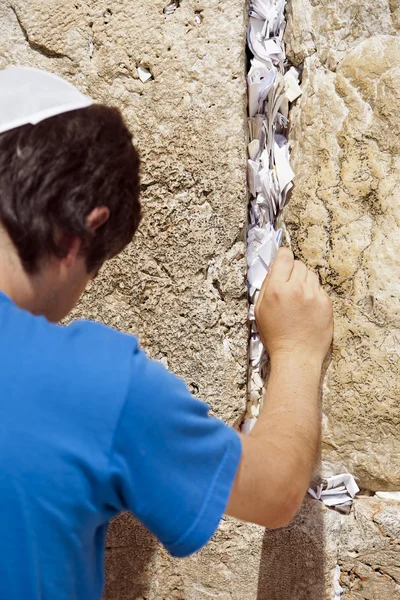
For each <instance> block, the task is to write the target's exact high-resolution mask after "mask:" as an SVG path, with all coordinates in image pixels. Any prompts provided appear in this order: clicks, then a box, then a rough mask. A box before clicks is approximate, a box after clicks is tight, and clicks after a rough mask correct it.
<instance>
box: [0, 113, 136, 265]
mask: <svg viewBox="0 0 400 600" xmlns="http://www.w3.org/2000/svg"><path fill="white" fill-rule="evenodd" d="M139 168H140V159H139V155H138V153H137V151H136V150H135V148H134V146H133V144H132V136H131V134H130V132H129V130H128V129H127V127H126V125H125V123H124V121H123V119H122V116H121V114H120V112H119V111H118V110H117V109H115V108H108V107H106V106H102V105H96V104H95V105H92V106H89V107H88V108H83V109H80V110H75V111H71V112H67V113H64V114H61V115H57V116H55V117H52V118H50V119H46V120H45V121H42V122H41V123H38V124H37V125H35V126H33V125H24V126H22V127H19V128H18V129H14V130H12V131H9V132H5V133H3V134H1V135H0V220H1V222H2V224H3V226H4V227H5V229H6V230H7V232H8V234H9V236H10V238H11V240H12V241H13V243H14V245H15V247H16V248H17V250H18V253H19V256H20V258H21V261H22V263H23V265H24V268H25V269H26V271H28V272H30V273H33V272H35V271H36V270H37V269H38V268H39V266H40V263H41V261H42V259H43V258H45V257H46V256H49V255H51V254H53V255H56V256H58V257H63V256H65V255H66V254H67V249H66V248H65V247H62V246H61V245H60V243H57V236H56V233H57V231H62V232H63V233H64V234H67V235H70V234H71V235H77V236H79V238H80V239H81V240H82V251H83V253H84V255H85V257H86V263H87V269H88V272H92V271H94V270H96V269H98V268H99V267H100V266H101V265H102V264H103V262H104V261H105V260H106V259H108V258H111V257H112V256H115V255H116V254H118V253H119V252H121V250H122V249H123V248H124V247H125V246H126V245H127V244H129V242H130V241H131V240H132V237H133V235H134V233H135V231H136V229H137V228H138V225H139V222H140V219H141V208H140V202H139V191H140V174H139ZM97 206H107V207H108V208H109V210H110V218H109V220H108V221H107V222H106V223H105V224H104V225H102V226H101V227H100V228H99V229H98V230H96V231H93V230H91V229H90V228H88V226H87V223H86V219H87V216H88V215H89V213H90V212H91V211H92V210H93V209H94V208H95V207H97Z"/></svg>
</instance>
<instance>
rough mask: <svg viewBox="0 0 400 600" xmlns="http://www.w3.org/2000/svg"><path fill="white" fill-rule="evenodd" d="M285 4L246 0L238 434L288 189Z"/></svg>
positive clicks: (251, 414)
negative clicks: (243, 320)
mask: <svg viewBox="0 0 400 600" xmlns="http://www.w3.org/2000/svg"><path fill="white" fill-rule="evenodd" d="M284 9H285V0H250V10H249V15H250V21H249V28H248V32H247V43H248V46H249V49H250V51H251V52H252V54H253V58H252V60H251V66H250V70H249V73H248V76H247V87H248V100H249V138H250V139H249V144H248V154H249V159H248V164H247V181H248V188H249V192H250V195H251V198H250V202H249V221H248V229H247V283H248V291H249V302H250V307H249V320H250V324H251V339H250V350H249V373H248V398H249V402H248V406H247V412H246V418H245V421H244V423H243V426H242V432H244V433H249V432H250V431H251V429H252V427H253V426H254V424H255V422H256V418H257V417H258V414H259V410H260V402H261V397H262V387H263V374H264V370H265V366H266V362H267V356H266V354H265V351H264V348H263V346H262V343H261V340H260V337H259V335H258V331H257V325H256V322H255V317H254V306H255V303H256V301H257V295H258V292H259V290H260V288H261V286H262V283H263V281H264V279H265V277H266V275H267V273H268V269H269V268H270V265H271V263H272V261H273V260H274V258H275V256H276V253H277V251H278V248H279V246H280V244H281V242H282V236H283V232H282V229H281V228H279V226H278V225H277V223H278V220H279V216H280V212H281V211H282V209H283V208H284V206H285V204H286V202H287V199H288V194H289V192H290V190H291V188H292V186H293V183H292V182H293V178H294V173H293V170H292V169H291V167H290V160H289V159H290V152H289V143H288V140H287V126H288V113H289V103H290V102H293V101H295V100H296V99H297V98H298V97H299V96H300V95H301V88H300V84H299V74H298V71H297V70H296V69H295V68H294V67H290V68H289V66H288V65H287V63H286V57H285V47H284V43H283V32H284V29H285V25H286V23H285V16H284Z"/></svg>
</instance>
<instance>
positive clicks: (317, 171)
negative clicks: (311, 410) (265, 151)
mask: <svg viewBox="0 0 400 600" xmlns="http://www.w3.org/2000/svg"><path fill="white" fill-rule="evenodd" d="M399 67H400V39H399V38H398V37H392V36H375V37H373V38H371V39H369V40H365V41H363V42H361V43H359V44H358V45H357V46H355V47H354V48H353V50H351V51H350V52H349V53H348V54H347V56H346V58H344V59H343V60H342V61H341V62H339V64H338V66H337V70H336V73H333V72H331V71H329V70H327V69H326V68H325V67H324V66H323V65H321V62H320V60H319V58H318V57H317V56H316V55H314V56H312V57H310V58H307V59H306V61H305V68H304V73H303V96H302V97H301V100H300V102H299V103H298V105H297V107H296V108H294V109H293V110H292V115H291V134H290V138H291V143H292V148H293V151H292V159H293V167H294V170H295V172H296V186H295V189H294V192H293V195H292V198H291V201H290V203H289V207H288V210H287V213H286V221H287V224H288V229H289V231H290V232H291V235H292V240H293V245H294V248H295V250H296V253H297V255H298V256H299V257H301V258H303V259H304V260H305V261H306V262H307V263H308V265H309V266H311V267H313V268H315V269H317V270H318V271H319V273H320V275H321V278H322V280H323V283H324V284H325V285H326V286H327V289H328V291H329V292H330V293H331V296H332V299H333V303H334V309H335V340H334V349H333V361H332V364H331V366H330V369H329V371H328V376H327V379H326V382H325V393H324V404H323V411H324V421H323V424H324V438H323V452H324V458H325V459H327V460H328V461H332V462H334V463H336V465H338V466H339V468H340V467H342V468H347V469H349V470H350V472H352V473H354V474H355V475H356V477H357V479H358V482H359V485H360V486H361V487H364V488H367V489H371V490H377V489H381V488H382V489H400V469H399V464H400V418H399V405H398V402H399V397H400V396H399V365H400V361H399V351H400V310H399V296H400V256H399V248H400V229H399V226H400V203H399V192H398V189H399V183H400V143H399V139H400V137H399V130H400V120H399V117H398V105H399V91H398V90H399V89H400V68H399Z"/></svg>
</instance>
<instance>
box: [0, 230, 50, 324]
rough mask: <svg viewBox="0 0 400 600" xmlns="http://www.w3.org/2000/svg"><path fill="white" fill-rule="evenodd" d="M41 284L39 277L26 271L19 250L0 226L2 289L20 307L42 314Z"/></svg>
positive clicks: (0, 285)
mask: <svg viewBox="0 0 400 600" xmlns="http://www.w3.org/2000/svg"><path fill="white" fill-rule="evenodd" d="M39 284H40V282H39V281H38V278H37V277H35V276H34V275H30V274H29V273H27V272H26V271H25V269H24V267H23V266H22V263H21V260H20V258H19V256H18V253H17V250H16V249H15V247H14V245H13V243H12V242H11V240H10V238H9V236H8V234H7V233H6V231H5V230H4V229H3V228H2V227H1V226H0V290H1V291H2V292H3V293H4V294H6V295H7V296H8V297H9V298H10V299H11V300H12V301H13V302H15V304H16V305H17V306H19V307H20V308H24V309H25V310H28V311H29V312H32V313H34V314H40V312H41V311H40V304H41V302H40V294H38V286H39Z"/></svg>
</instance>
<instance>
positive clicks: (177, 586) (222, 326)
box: [0, 0, 400, 600]
mask: <svg viewBox="0 0 400 600" xmlns="http://www.w3.org/2000/svg"><path fill="white" fill-rule="evenodd" d="M168 3H169V2H168V0H162V1H160V0H142V1H136V2H135V1H130V0H112V1H110V2H105V1H104V0H74V1H73V0H66V1H61V0H47V1H46V2H41V1H40V0H4V1H3V2H1V3H0V67H4V66H6V65H7V64H12V63H13V64H26V65H31V66H38V67H42V68H45V69H49V70H51V71H54V72H56V73H59V74H60V75H62V76H64V77H66V78H67V79H69V80H70V81H72V82H74V83H75V84H76V85H78V87H79V88H80V89H81V90H82V91H83V92H85V93H88V94H89V95H91V96H92V97H93V98H94V99H95V100H97V101H99V102H104V103H107V104H113V105H117V106H119V107H120V108H121V109H122V111H123V113H124V116H125V118H126V120H127V122H128V124H129V126H130V127H131V129H132V131H133V133H134V136H135V140H136V142H137V145H138V147H139V149H140V151H141V155H142V158H143V181H144V192H143V203H144V209H145V218H144V221H143V224H142V225H141V228H140V231H139V233H138V235H137V238H136V239H135V241H134V243H133V244H132V245H131V246H130V247H129V248H128V249H127V250H126V251H125V252H124V253H123V255H122V256H120V257H119V258H117V259H115V260H113V261H111V262H110V263H109V264H108V265H106V267H105V268H104V270H103V271H102V273H101V274H100V276H99V278H98V279H97V280H96V281H95V282H94V283H93V284H91V286H90V287H89V289H88V291H87V293H86V294H85V295H84V297H83V299H82V301H81V303H80V305H79V306H78V307H77V309H76V311H75V313H74V315H73V316H74V317H89V318H94V319H98V320H101V321H103V322H105V323H108V324H110V325H112V326H115V327H117V328H120V329H122V330H124V331H129V332H132V333H135V334H137V335H139V337H140V339H141V342H142V345H143V346H144V347H145V348H146V349H147V350H148V351H149V353H150V354H151V356H152V357H154V358H157V359H159V360H162V361H163V362H164V363H165V364H167V365H168V366H169V367H170V368H171V369H172V370H173V371H175V372H176V373H178V374H179V375H181V376H182V377H183V378H184V379H185V380H186V382H187V383H188V385H189V386H190V387H191V389H192V390H193V391H194V392H195V393H196V394H197V395H198V396H199V397H201V398H202V399H204V400H206V401H207V402H209V403H210V404H211V406H212V410H213V411H214V413H215V414H217V415H219V416H220V417H222V418H224V419H225V420H226V421H228V422H231V423H232V422H234V421H235V419H236V418H237V417H238V416H240V415H241V414H242V412H243V409H244V406H245V393H246V392H245V390H246V385H245V384H246V381H245V378H246V362H247V357H246V355H247V350H246V344H247V324H246V312H247V300H246V290H245V260H244V227H245V219H246V201H247V200H246V189H245V164H246V148H245V143H246V89H245V79H244V75H245V64H244V61H245V55H244V47H245V29H246V17H245V11H246V8H247V2H245V0H225V1H224V2H221V1H219V0H207V2H201V1H200V0H182V1H181V3H180V7H179V8H178V9H177V10H176V11H175V12H174V13H173V14H170V15H165V14H164V13H163V8H164V7H165V5H166V4H168ZM399 14H400V10H399V7H398V6H396V5H395V1H393V2H389V3H387V2H386V0H378V2H374V3H372V2H369V0H367V3H364V4H363V5H362V6H361V5H358V4H354V3H352V2H350V1H349V0H335V2H328V1H326V0H324V1H321V2H318V1H313V2H311V3H310V2H307V1H306V0H293V2H292V3H291V4H290V6H289V26H288V29H287V34H286V42H287V50H288V55H289V58H290V59H291V60H292V62H293V63H295V64H297V65H300V64H303V63H304V72H303V89H304V93H303V96H302V98H301V99H300V100H299V101H298V102H297V105H296V106H295V107H294V108H293V110H292V115H291V119H292V128H291V141H292V145H293V153H292V157H293V165H294V169H295V171H296V176H297V178H296V188H295V190H294V193H293V196H292V199H291V204H290V207H289V210H288V211H287V214H286V220H287V223H288V227H289V231H290V233H291V235H292V239H293V246H294V248H295V250H296V253H297V255H298V256H300V257H302V258H304V259H305V260H306V261H307V262H308V264H309V265H311V266H314V267H316V268H318V270H319V272H320V273H321V277H322V279H323V281H324V283H325V284H326V285H327V286H328V288H329V289H330V291H331V293H332V296H333V299H334V304H335V313H336V340H335V349H334V361H333V364H332V366H331V368H330V371H329V374H328V378H327V383H326V388H325V397H324V442H323V452H324V459H325V461H326V468H327V469H329V468H338V469H342V468H348V469H349V470H350V471H352V472H353V473H354V474H355V475H356V476H357V478H358V481H359V483H360V484H361V487H363V488H365V489H366V490H368V491H367V492H365V494H366V495H364V497H362V498H360V499H359V500H357V501H356V503H355V507H354V511H353V512H352V513H351V515H349V516H343V515H339V514H338V513H334V512H332V511H328V510H327V509H325V508H324V507H323V506H321V505H320V504H317V503H316V502H314V501H309V500H308V501H306V502H305V504H304V507H303V509H302V511H301V513H300V515H299V516H298V517H297V518H296V520H295V521H294V523H292V524H291V525H290V526H289V527H287V528H285V529H283V530H280V531H275V532H268V533H264V531H263V530H262V529H261V528H259V527H256V526H251V525H245V524H241V523H237V522H235V521H234V520H232V519H224V520H223V522H222V524H221V527H220V529H219V531H218V532H217V534H216V536H215V537H214V539H213V540H212V542H211V543H210V544H209V545H208V546H207V548H205V549H204V550H203V551H202V552H200V553H199V554H197V555H195V556H192V557H190V558H187V559H185V560H175V559H172V558H170V557H169V556H168V555H167V554H166V553H165V552H164V551H163V550H161V549H160V548H159V546H158V544H157V543H156V542H155V541H154V540H153V539H152V538H151V536H149V534H148V533H147V532H146V531H145V530H143V528H142V527H141V526H140V525H139V524H138V523H136V522H135V520H134V519H133V518H132V517H131V516H129V515H122V516H121V517H120V518H119V519H117V520H116V521H115V522H114V523H113V525H112V527H111V530H110V535H109V539H108V543H107V547H108V549H107V586H106V592H105V599H106V600H140V599H142V600H144V599H146V600H163V599H164V600H208V599H210V598H214V599H218V600H302V599H303V598H304V599H306V598H307V600H310V598H312V600H322V599H323V598H325V597H326V598H329V597H330V593H331V590H332V573H333V570H334V568H335V566H336V564H339V566H340V568H341V584H342V587H343V588H344V589H345V590H346V595H345V598H346V599H349V600H389V599H390V600H396V599H397V598H398V597H399V589H400V588H399V585H400V572H399V566H398V565H399V564H400V549H399V538H400V531H399V523H400V508H399V507H400V504H399V503H396V502H393V501H383V500H378V499H377V498H376V497H372V496H368V494H371V493H372V492H373V491H375V490H377V489H381V490H382V489H396V488H397V489H400V476H399V473H400V469H399V462H400V447H399V446H400V442H399V439H400V431H399V427H400V426H399V410H398V391H397V392H396V389H395V384H396V373H397V376H398V370H397V369H398V349H399V331H400V326H399V321H398V319H399V310H398V298H399V257H398V249H399V246H400V244H399V229H398V227H399V202H398V192H397V188H396V186H397V184H398V179H399V164H400V162H399V150H398V144H399V142H398V139H400V138H399V135H398V134H399V128H400V125H399V123H400V120H399V117H398V109H397V105H396V100H397V94H398V91H397V90H398V89H400V86H399V83H400V75H399V72H400V70H399V66H400V65H399V56H400V53H399V50H400V47H399V46H400V42H399V41H398V38H397V37H396V31H397V29H396V28H397V27H398V24H399V22H400V17H399ZM378 34H379V35H378ZM381 34H385V35H381ZM371 36H373V37H371ZM140 64H141V65H143V66H144V67H146V68H148V69H149V70H150V72H151V73H152V76H153V79H152V80H151V81H149V82H148V83H146V84H143V83H142V82H141V81H140V80H139V78H138V74H137V67H138V66H139V65H140Z"/></svg>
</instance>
